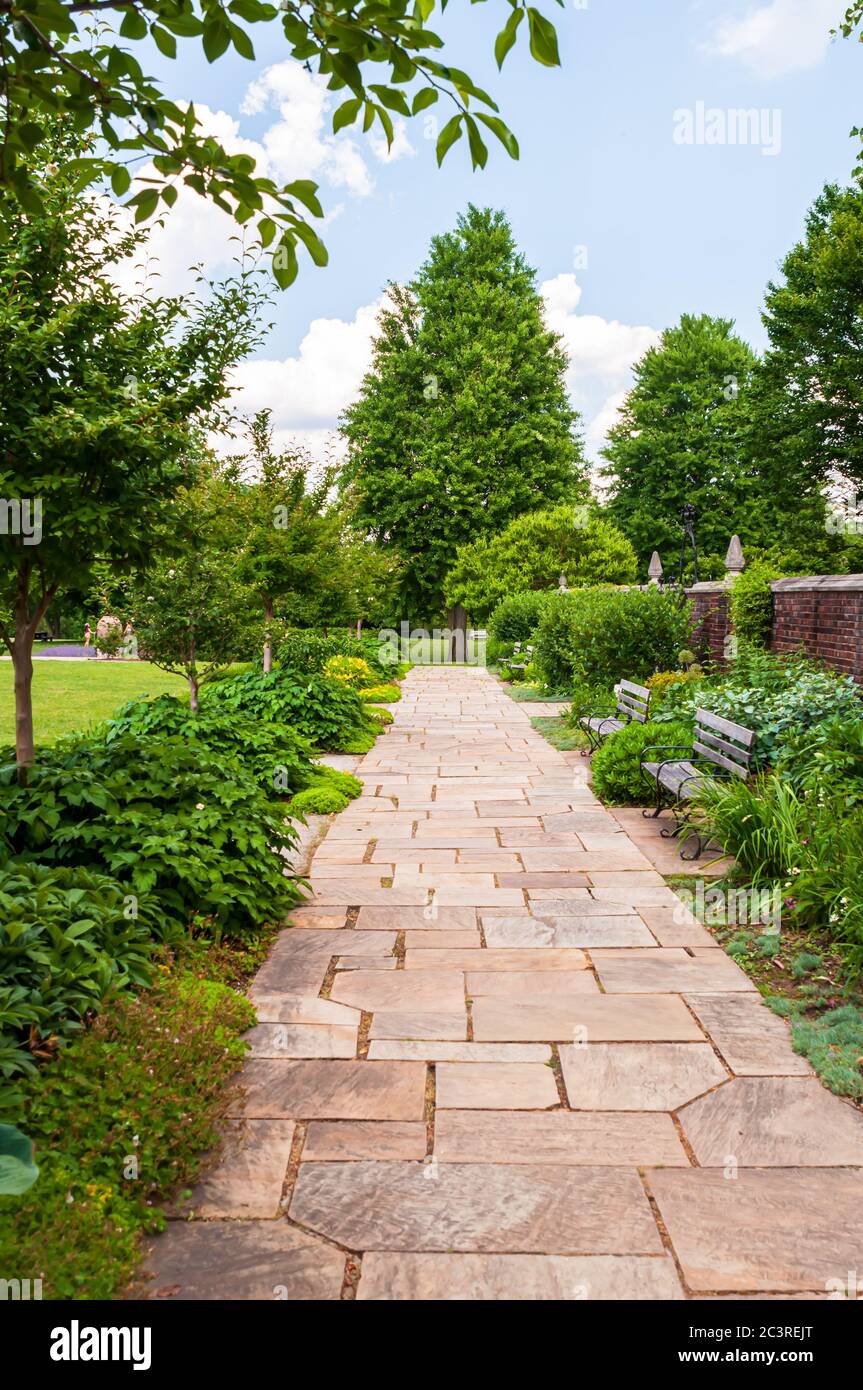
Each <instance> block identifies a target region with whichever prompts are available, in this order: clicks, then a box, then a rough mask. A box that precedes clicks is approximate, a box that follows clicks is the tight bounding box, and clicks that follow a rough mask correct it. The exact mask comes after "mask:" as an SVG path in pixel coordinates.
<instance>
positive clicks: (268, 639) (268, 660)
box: [264, 598, 273, 676]
mask: <svg viewBox="0 0 863 1390" xmlns="http://www.w3.org/2000/svg"><path fill="white" fill-rule="evenodd" d="M272 622H273V600H272V599H271V598H267V599H264V675H265V676H268V675H269V674H270V672H271V671H272V669H273V633H272Z"/></svg>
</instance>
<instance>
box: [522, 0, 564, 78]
mask: <svg viewBox="0 0 863 1390" xmlns="http://www.w3.org/2000/svg"><path fill="white" fill-rule="evenodd" d="M527 19H528V24H529V26H530V51H531V54H532V55H533V57H534V58H535V59H536V61H537V62H538V63H542V65H543V66H544V67H547V68H559V67H560V54H559V53H558V51H557V31H556V30H555V27H554V25H553V24H552V22H551V20H549V19H546V18H545V15H542V14H540V12H539V10H534V9H529V10H528V12H527Z"/></svg>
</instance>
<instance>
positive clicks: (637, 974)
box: [591, 947, 757, 994]
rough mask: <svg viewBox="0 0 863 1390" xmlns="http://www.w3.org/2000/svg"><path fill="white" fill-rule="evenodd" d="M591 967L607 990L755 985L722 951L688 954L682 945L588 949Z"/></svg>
mask: <svg viewBox="0 0 863 1390" xmlns="http://www.w3.org/2000/svg"><path fill="white" fill-rule="evenodd" d="M591 958H592V960H593V964H594V969H595V970H596V972H597V974H598V975H599V978H600V980H601V981H602V986H603V988H604V989H605V990H606V991H607V992H608V993H609V994H621V993H622V994H641V993H644V994H657V993H662V992H664V991H669V992H671V993H674V994H682V993H696V992H701V991H704V992H705V993H711V992H714V991H722V992H728V993H731V992H732V991H734V992H737V991H743V992H749V993H752V994H755V993H757V991H756V989H755V985H754V984H753V982H752V981H751V980H750V979H749V977H748V976H747V975H744V973H743V971H742V970H741V969H740V966H739V965H737V964H736V962H735V961H733V960H732V959H731V958H730V956H727V955H726V954H725V952H724V951H705V952H704V953H703V954H702V955H700V956H699V955H696V956H690V955H687V953H686V951H684V950H683V949H679V950H678V949H675V948H674V947H671V948H667V947H661V948H658V949H657V950H655V951H637V950H635V951H628V950H621V951H604V950H595V951H592V952H591Z"/></svg>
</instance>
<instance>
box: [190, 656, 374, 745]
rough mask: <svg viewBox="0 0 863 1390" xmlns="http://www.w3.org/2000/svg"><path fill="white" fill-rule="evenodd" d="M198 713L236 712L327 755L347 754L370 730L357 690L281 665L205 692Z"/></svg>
mask: <svg viewBox="0 0 863 1390" xmlns="http://www.w3.org/2000/svg"><path fill="white" fill-rule="evenodd" d="M201 703H202V708H205V709H208V710H209V709H211V708H213V707H214V706H216V705H218V706H219V707H220V708H225V709H233V710H237V711H238V712H240V713H241V714H244V715H246V716H247V718H250V719H260V720H269V721H270V722H272V723H277V724H289V725H291V727H293V728H296V729H298V730H299V732H300V733H301V734H303V735H304V736H305V737H306V738H308V739H311V741H312V742H313V743H314V744H316V745H317V747H318V748H320V749H323V750H325V751H327V752H342V753H347V752H350V751H351V747H349V745H354V744H355V743H356V742H357V740H358V739H359V738H360V736H361V735H363V734H367V733H368V731H369V725H368V720H367V719H366V716H365V713H364V711H363V702H362V700H361V699H360V697H359V695H358V694H357V692H356V691H355V690H351V689H350V688H349V687H348V686H346V685H343V684H342V683H341V682H340V681H333V680H327V679H326V677H325V676H320V675H301V674H300V673H299V672H297V671H294V670H291V669H290V668H288V667H285V666H280V667H279V668H278V669H277V670H275V671H273V672H272V673H271V674H270V675H267V676H265V675H263V674H262V673H256V674H254V675H244V676H235V677H234V678H233V679H231V680H227V681H218V682H217V683H216V684H215V685H212V686H210V687H205V688H204V692H203V699H202V702H201Z"/></svg>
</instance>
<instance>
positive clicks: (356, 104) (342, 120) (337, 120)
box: [333, 97, 363, 134]
mask: <svg viewBox="0 0 863 1390" xmlns="http://www.w3.org/2000/svg"><path fill="white" fill-rule="evenodd" d="M362 104H363V103H362V100H361V98H360V97H351V98H350V100H348V101H343V102H342V104H341V106H339V107H337V109H336V111H335V112H334V114H333V134H335V133H336V131H338V130H342V129H343V128H344V127H345V126H346V125H353V123H354V121H355V120H356V118H357V116H358V115H359V114H360V107H361V106H362Z"/></svg>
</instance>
